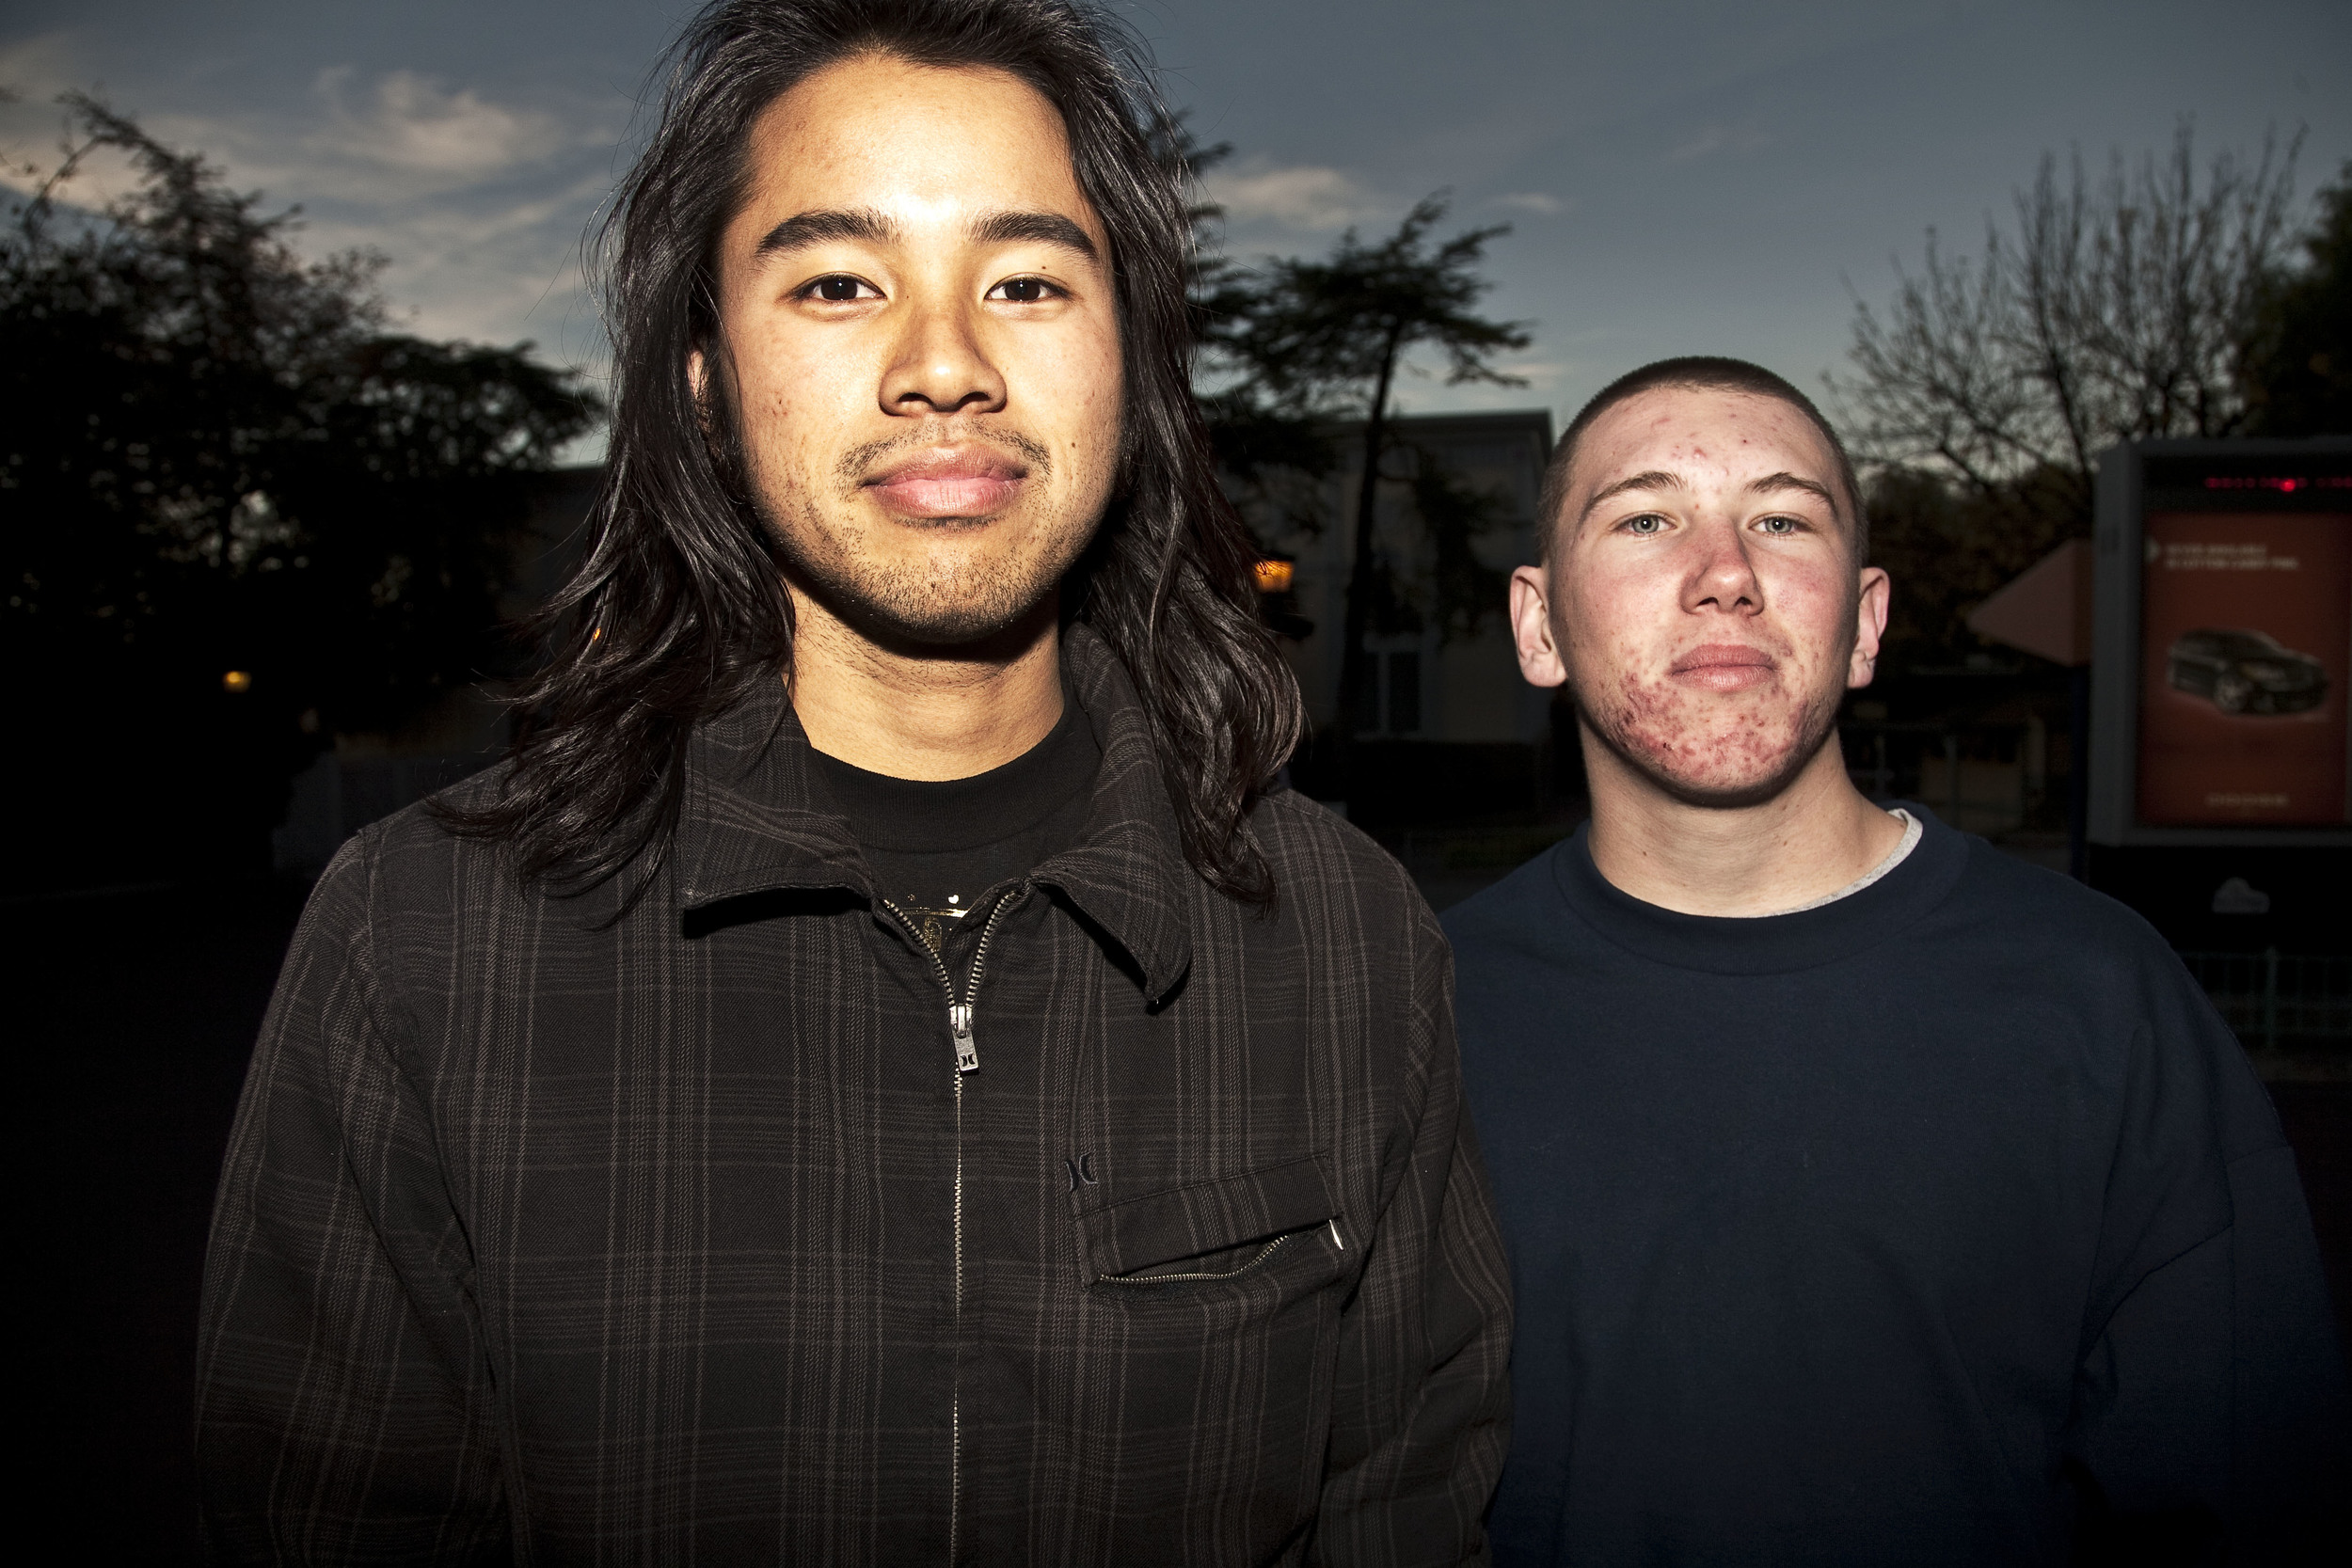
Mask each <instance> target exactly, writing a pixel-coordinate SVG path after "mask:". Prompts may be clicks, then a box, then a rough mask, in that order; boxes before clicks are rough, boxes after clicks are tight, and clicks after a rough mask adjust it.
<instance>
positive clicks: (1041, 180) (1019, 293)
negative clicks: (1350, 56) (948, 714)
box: [691, 56, 1120, 645]
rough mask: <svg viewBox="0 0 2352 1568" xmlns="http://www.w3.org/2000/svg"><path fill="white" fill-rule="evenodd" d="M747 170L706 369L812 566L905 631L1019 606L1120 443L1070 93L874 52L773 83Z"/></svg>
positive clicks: (1063, 546)
mask: <svg viewBox="0 0 2352 1568" xmlns="http://www.w3.org/2000/svg"><path fill="white" fill-rule="evenodd" d="M749 168H750V174H751V179H750V190H749V198H748V199H747V200H746V201H745V202H744V204H743V207H742V210H741V211H740V212H739V213H738V214H736V215H735V217H734V218H733V219H732V220H731V221H730V222H729V223H728V224H727V226H726V229H725V231H724V232H723V235H722V237H721V240H720V256H719V267H718V274H719V309H718V323H719V331H718V335H717V337H718V341H716V342H714V343H712V344H710V345H708V346H707V350H706V351H698V352H697V353H696V354H695V355H694V356H693V362H692V365H691V371H692V373H693V375H694V378H695V384H696V386H697V388H707V377H709V376H713V375H718V374H722V373H724V371H723V366H722V364H721V363H720V361H721V359H722V356H723V359H724V361H725V364H726V365H729V366H731V367H732V372H733V373H732V383H731V386H732V402H733V404H734V407H735V417H736V419H737V420H738V421H739V433H740V446H741V451H742V457H743V464H744V467H745V469H746V478H747V480H748V482H749V483H750V485H751V488H752V492H753V495H754V498H755V500H756V502H757V504H758V505H759V508H760V511H761V513H762V515H764V516H765V518H766V519H767V521H768V523H769V525H770V526H771V528H773V529H774V530H775V531H776V532H777V534H778V535H779V537H781V538H782V540H783V541H784V544H785V547H786V553H787V558H788V559H789V561H790V562H791V563H792V566H793V568H794V572H793V576H794V578H795V580H796V584H797V585H798V586H799V587H801V588H802V589H803V591H805V592H808V593H811V594H816V595H817V596H818V597H819V598H822V599H823V600H824V601H826V603H827V604H828V606H829V607H830V608H831V609H833V610H834V612H835V613H837V614H839V615H841V616H842V618H843V619H845V620H848V621H850V622H851V623H852V624H854V625H857V626H860V628H861V630H863V631H865V632H866V634H868V635H877V636H882V637H885V638H890V639H893V640H903V641H913V642H917V643H923V644H930V645H940V644H952V643H960V642H967V641H974V640H977V639H978V638H982V637H985V636H988V635H989V634H990V633H992V632H995V631H998V630H1001V629H1003V628H1004V627H1006V626H1009V625H1011V624H1012V623H1013V622H1015V621H1017V620H1019V619H1020V618H1021V617H1022V616H1023V615H1024V614H1025V612H1027V611H1029V610H1033V609H1035V608H1036V607H1037V605H1038V604H1039V603H1040V602H1041V600H1042V599H1044V598H1045V597H1046V596H1047V595H1048V594H1052V593H1053V591H1054V589H1055V586H1056V584H1057V582H1058V581H1059V579H1060V578H1061V575H1062V573H1063V572H1064V571H1065V570H1067V569H1068V567H1069V566H1070V564H1071V562H1073V560H1074V559H1076V557H1077V555H1078V553H1079V552H1080V551H1081V550H1082V549H1083V548H1085V546H1086V544H1087V541H1088V539H1089V536H1090V535H1091V534H1092V531H1093V530H1094V527H1095V524H1096V523H1097V521H1098V520H1099V519H1100V518H1101V516H1102V514H1103V510H1104V506H1105V504H1106V503H1107V501H1108V499H1109V496H1110V492H1111V485H1112V480H1113V473H1114V469H1115V466H1116V460H1117V454H1118V450H1119V425H1120V347H1119V326H1118V321H1117V317H1116V313H1115V309H1114V304H1115V302H1114V300H1113V297H1112V282H1111V258H1110V240H1109V236H1108V234H1107V233H1106V232H1105V231H1104V228H1103V224H1102V221H1101V219H1100V218H1099V217H1097V216H1096V214H1095V212H1094V210H1093V208H1092V207H1091V206H1090V205H1089V203H1088V201H1087V200H1086V198H1085V197H1084V195H1082V194H1081V192H1080V191H1079V188H1078V182H1077V178H1076V175H1075V174H1074V172H1073V169H1072V166H1071V159H1070V147H1069V142H1068V140H1067V138H1066V136H1065V135H1064V133H1063V130H1062V124H1061V119H1060V117H1059V116H1058V115H1057V113H1056V112H1055V111H1054V108H1053V106H1052V105H1051V104H1049V103H1047V102H1046V101H1045V100H1044V99H1043V98H1042V97H1041V96H1040V95H1039V94H1038V93H1037V92H1036V91H1035V90H1034V89H1032V88H1031V87H1027V86H1025V84H1023V83H1021V82H1019V81H1017V80H1015V79H1014V78H1013V77H1011V76H1009V75H1006V74H1004V73H1002V72H999V71H968V70H948V71H942V70H933V69H930V68H928V67H923V66H914V65H909V64H906V63H905V62H903V61H899V60H896V59H891V58H887V57H880V56H868V57H863V58H858V59H853V60H850V61H846V62H843V63H841V64H838V65H834V66H832V67H829V68H828V69H826V70H824V71H819V72H818V73H817V74H816V75H814V76H812V77H810V78H808V79H807V80H806V81H804V82H803V83H802V84H801V85H800V86H798V87H794V88H793V89H792V90H791V91H790V92H788V93H787V94H785V95H784V96H783V97H782V98H780V99H778V100H777V101H776V102H775V103H773V104H771V105H770V107H769V108H768V110H767V111H766V113H764V114H763V115H762V116H761V117H760V119H759V120H758V121H757V123H756V124H755V127H754V129H753V132H752V136H751V145H750V159H749ZM705 396H706V399H707V400H708V392H707V390H706V393H705Z"/></svg>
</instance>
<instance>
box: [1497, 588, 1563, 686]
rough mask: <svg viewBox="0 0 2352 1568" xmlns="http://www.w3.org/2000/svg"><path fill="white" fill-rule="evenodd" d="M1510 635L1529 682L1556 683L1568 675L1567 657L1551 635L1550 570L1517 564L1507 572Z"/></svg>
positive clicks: (1520, 667)
mask: <svg viewBox="0 0 2352 1568" xmlns="http://www.w3.org/2000/svg"><path fill="white" fill-rule="evenodd" d="M1511 639H1512V641H1513V642H1514V643H1516V644H1517V646H1518V655H1519V673H1520V674H1522V675H1524V676H1526V677H1527V684H1528V685H1530V686H1547V687H1549V686H1558V685H1561V684H1562V683H1563V682H1565V680H1566V679H1567V678H1568V666H1567V661H1566V660H1565V659H1563V658H1562V657H1560V649H1559V646H1558V645H1557V644H1556V643H1555V642H1554V641H1552V636H1551V570H1550V568H1549V567H1547V566H1521V567H1518V568H1517V569H1516V570H1514V571H1513V572H1512V574H1511Z"/></svg>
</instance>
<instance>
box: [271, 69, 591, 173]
mask: <svg viewBox="0 0 2352 1568" xmlns="http://www.w3.org/2000/svg"><path fill="white" fill-rule="evenodd" d="M351 76H352V72H351V71H349V70H348V69H347V68H342V69H337V70H334V71H325V72H322V73H321V75H320V77H319V81H318V87H317V89H316V91H317V96H318V98H319V99H320V101H321V102H322V103H324V104H325V105H326V109H327V112H328V116H329V119H328V123H327V124H326V127H325V128H323V129H321V130H319V131H317V132H314V133H312V134H311V135H310V136H308V137H306V138H305V142H306V145H307V146H308V147H309V148H310V150H313V151H315V152H318V153H320V154H324V155H326V156H327V157H330V158H336V159H341V160H345V161H348V162H351V163H355V164H361V165H374V166H378V167H381V168H384V169H387V170H396V171H398V172H400V173H403V174H406V175H411V176H415V177H418V178H420V179H421V180H422V181H425V182H432V183H437V184H444V183H445V184H452V185H469V184H474V183H478V182H481V181H483V180H486V179H490V178H493V177H495V176H498V175H501V174H504V173H506V172H507V171H509V170H511V169H514V168H516V167H519V166H524V165H528V164H532V163H536V162H538V161H540V160H541V159H543V158H546V157H547V156H548V155H549V154H550V153H553V152H556V151H558V150H561V149H562V148H564V146H565V145H566V144H567V143H569V142H571V141H574V140H576V139H577V138H576V137H574V136H573V135H569V134H568V133H567V132H566V129H565V127H564V122H563V121H562V120H560V119H557V118H556V117H555V116H554V115H551V114H548V113H545V112H542V111H538V110H532V109H518V108H509V107H507V106H506V105H504V104H501V103H489V102H486V101H485V99H483V98H482V96H481V95H480V94H479V93H477V92H475V91H474V90H473V89H472V88H471V87H461V88H459V89H457V90H456V91H451V90H449V89H447V88H445V87H441V86H440V85H439V84H437V83H435V82H432V81H429V80H427V79H426V78H424V77H422V76H420V75H418V74H417V73H416V72H415V71H390V72H389V73H387V74H386V75H384V76H382V77H381V78H379V79H378V80H377V81H376V84H375V87H374V90H373V92H371V93H367V94H364V95H362V97H361V101H360V103H359V104H358V106H356V107H355V106H354V105H353V103H351V101H350V94H349V91H348V89H349V87H350V85H351Z"/></svg>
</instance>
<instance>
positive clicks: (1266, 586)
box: [1257, 561, 1294, 594]
mask: <svg viewBox="0 0 2352 1568" xmlns="http://www.w3.org/2000/svg"><path fill="white" fill-rule="evenodd" d="M1293 564H1294V563H1293V562H1288V561H1261V562H1258V566H1257V577H1258V592H1259V593H1261V594H1287V593H1289V592H1290V591H1291V571H1292V568H1293Z"/></svg>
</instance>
